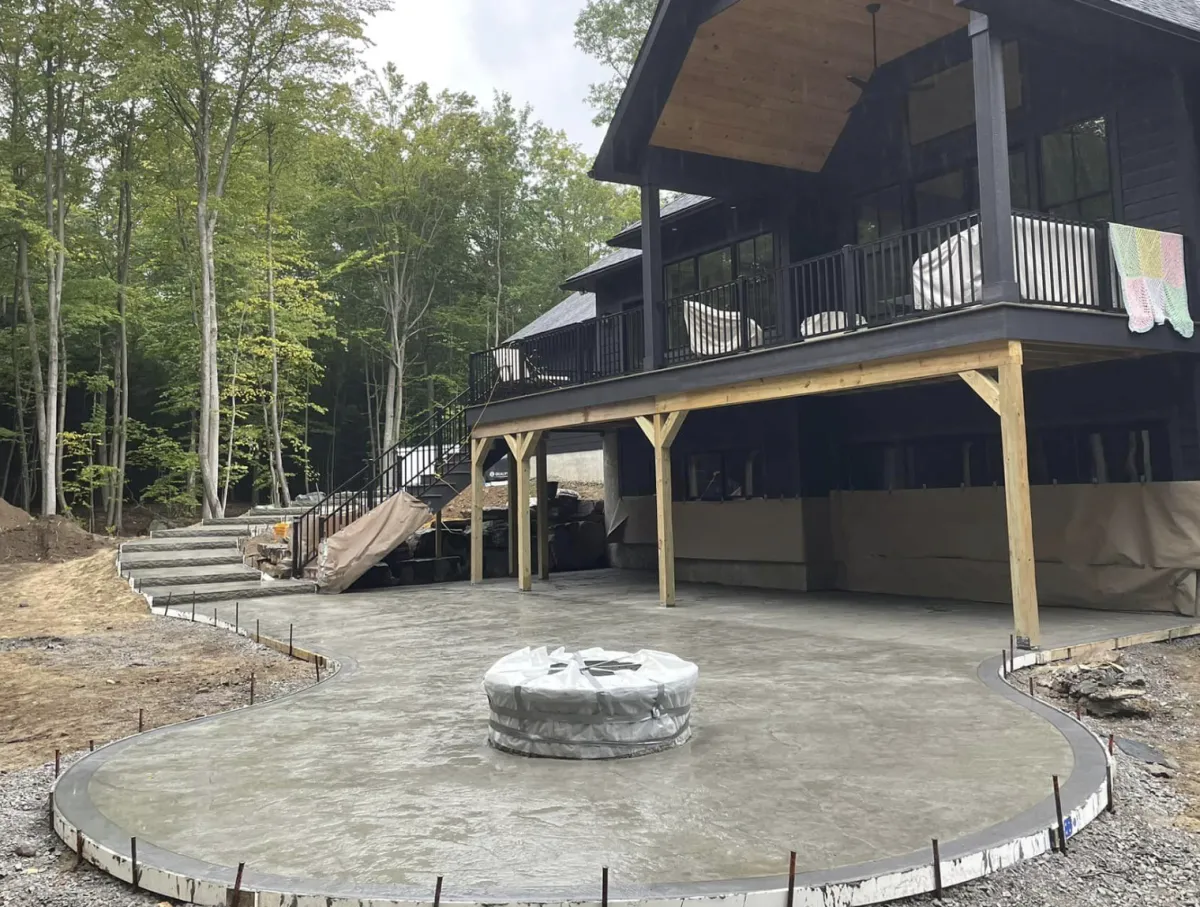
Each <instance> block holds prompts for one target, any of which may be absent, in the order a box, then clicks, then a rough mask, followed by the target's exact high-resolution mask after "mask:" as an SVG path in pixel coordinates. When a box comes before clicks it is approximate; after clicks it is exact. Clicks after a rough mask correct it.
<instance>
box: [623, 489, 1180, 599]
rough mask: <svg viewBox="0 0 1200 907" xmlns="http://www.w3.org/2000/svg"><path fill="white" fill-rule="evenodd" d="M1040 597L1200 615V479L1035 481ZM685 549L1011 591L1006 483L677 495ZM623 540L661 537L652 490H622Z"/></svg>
mask: <svg viewBox="0 0 1200 907" xmlns="http://www.w3.org/2000/svg"><path fill="white" fill-rule="evenodd" d="M1030 501H1031V506H1032V510H1033V538H1034V549H1035V554H1036V557H1037V582H1038V592H1039V595H1040V597H1041V601H1042V603H1043V604H1048V605H1053V604H1058V605H1081V606H1088V607H1100V608H1113V609H1121V610H1147V611H1176V612H1178V613H1180V614H1185V615H1189V616H1200V605H1198V596H1200V589H1198V585H1200V583H1198V573H1200V482H1159V483H1151V484H1147V485H1140V484H1111V485H1110V484H1104V485H1039V486H1035V487H1034V488H1033V489H1032V490H1031V495H1030ZM674 511H675V553H676V557H678V558H681V559H696V560H721V561H751V562H760V563H806V564H811V565H817V564H822V563H829V562H830V561H834V562H836V564H837V581H836V587H837V588H839V589H845V590H847V591H852V592H882V593H893V594H898V595H917V596H923V597H932V598H956V599H967V600H974V601H993V602H1009V601H1011V600H1012V598H1011V591H1010V581H1009V572H1008V571H1009V568H1008V529H1007V523H1006V515H1005V504H1004V489H1003V488H1001V487H988V488H948V489H929V490H912V491H895V492H887V491H878V492H876V491H852V492H835V493H834V494H833V495H832V496H831V497H830V499H829V500H828V501H825V500H821V499H805V500H803V501H797V500H789V501H763V500H758V501H728V502H700V501H692V502H676V503H675V505H674ZM615 522H617V523H621V522H623V523H624V526H623V538H622V541H623V542H624V543H625V544H630V545H655V544H656V541H657V536H656V530H655V510H654V499H653V498H650V497H644V498H623V499H622V500H621V502H620V505H619V507H618V510H617V516H616V519H615Z"/></svg>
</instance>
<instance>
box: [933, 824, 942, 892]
mask: <svg viewBox="0 0 1200 907" xmlns="http://www.w3.org/2000/svg"><path fill="white" fill-rule="evenodd" d="M933 896H934V897H935V898H937V899H938V900H939V901H940V900H941V899H942V852H941V850H940V848H939V847H938V839H937V838H934V839H933Z"/></svg>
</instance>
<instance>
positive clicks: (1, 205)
mask: <svg viewBox="0 0 1200 907" xmlns="http://www.w3.org/2000/svg"><path fill="white" fill-rule="evenodd" d="M384 5H386V4H385V3H384V0H5V2H4V3H3V4H2V6H0V374H3V384H2V387H0V496H3V497H5V498H6V499H8V500H9V501H12V502H14V503H16V504H18V505H19V506H22V507H24V508H26V509H27V510H31V511H32V512H36V513H41V514H43V515H51V514H54V513H70V514H73V515H74V516H75V517H76V518H78V519H81V520H83V521H84V522H85V523H87V524H88V525H89V526H90V527H91V528H93V529H94V530H95V531H105V530H107V531H120V530H121V529H122V527H123V525H124V523H125V519H126V518H125V511H126V509H128V508H131V507H132V506H133V505H147V506H149V507H150V508H152V509H155V510H157V511H158V512H172V513H178V514H181V515H185V514H186V515H191V514H195V513H198V512H203V513H204V514H205V515H215V514H220V513H222V512H224V508H225V507H226V505H227V504H229V503H230V502H232V501H234V500H238V499H240V500H243V501H244V500H246V499H248V498H251V497H253V498H254V499H259V500H263V501H270V502H274V503H279V504H287V503H288V502H289V500H290V498H291V496H292V495H295V494H298V493H301V492H305V491H311V490H316V489H320V490H325V491H327V490H329V488H330V487H332V485H334V484H336V482H337V481H338V480H339V478H345V477H346V476H347V475H348V474H349V473H351V472H353V471H354V470H356V469H358V468H359V467H360V466H361V465H362V464H363V462H364V461H365V460H366V459H367V458H368V457H370V456H372V454H373V453H375V452H378V451H380V450H382V449H384V448H386V447H388V446H390V445H391V444H393V443H395V442H397V441H398V440H400V439H402V438H403V437H404V431H405V426H406V424H411V423H412V422H413V421H414V420H415V419H417V418H419V417H420V415H421V414H422V413H424V412H426V411H427V410H428V409H429V407H430V406H431V405H435V404H437V403H439V402H445V401H447V400H449V399H451V398H452V397H453V396H454V395H456V394H457V393H459V392H460V391H461V390H462V389H463V386H464V383H465V380H466V375H467V357H468V356H469V354H470V353H471V352H472V351H474V350H477V349H483V348H486V347H488V346H491V345H494V344H495V343H497V342H499V341H502V340H503V339H504V338H505V337H506V336H508V334H509V333H511V332H512V331H513V330H515V329H516V328H518V327H520V326H522V325H523V324H525V323H527V322H528V321H529V320H531V319H532V318H533V317H535V316H536V315H537V314H539V313H540V312H542V311H544V310H545V309H546V308H548V307H549V306H551V305H553V304H555V303H557V302H558V301H559V300H560V299H561V298H562V293H561V291H560V290H559V289H558V287H559V285H560V284H561V282H562V280H563V279H564V278H565V277H566V276H568V275H569V274H571V273H573V272H574V271H576V270H578V269H580V268H582V267H583V266H585V265H586V264H588V263H589V261H591V260H592V259H593V258H594V257H595V255H596V254H597V253H598V251H599V249H600V247H601V245H602V243H603V241H604V240H605V239H606V238H607V237H609V236H610V235H612V234H613V233H614V232H616V231H617V230H618V229H619V228H621V227H622V226H624V224H626V223H627V222H629V221H630V220H633V219H636V216H637V198H636V195H634V194H631V193H629V192H627V191H622V190H620V189H618V188H616V187H612V186H606V185H603V184H600V183H597V182H595V181H593V180H591V179H589V178H588V176H587V170H588V167H589V164H590V159H589V157H588V155H587V154H585V153H584V152H583V151H582V150H581V149H580V148H578V147H575V146H573V145H571V144H570V143H569V142H568V140H567V139H566V137H565V136H564V135H563V134H562V133H558V132H554V131H552V130H549V129H547V128H546V127H545V126H543V125H542V124H541V123H540V122H538V121H537V119H536V118H535V116H534V114H533V112H532V111H530V110H528V109H526V108H523V107H522V106H520V105H519V104H517V103H514V102H513V101H512V100H511V99H510V98H508V97H505V96H503V95H497V96H495V97H493V98H487V99H479V98H474V97H471V96H468V95H465V94H456V93H451V92H443V93H435V92H433V91H432V90H431V89H430V88H428V87H427V86H426V85H424V84H419V83H416V84H414V83H412V82H410V81H409V80H407V79H406V78H405V77H404V74H403V71H402V69H400V68H391V67H389V68H386V69H384V70H383V71H368V70H367V69H366V68H365V67H364V65H363V64H362V62H361V58H360V51H361V49H362V47H363V29H364V27H365V24H366V23H367V21H368V20H369V17H370V16H371V15H372V14H373V13H375V12H377V11H379V10H380V9H381V7H382V6H384ZM653 6H654V0H592V2H589V3H587V4H586V5H585V6H584V8H583V10H582V12H581V14H580V18H579V23H578V25H577V29H576V39H577V43H578V45H579V46H580V47H581V48H582V49H583V50H584V51H585V52H587V53H589V54H592V55H593V56H596V57H597V58H599V59H601V60H603V61H604V62H605V63H606V64H607V65H609V66H611V67H612V68H613V81H612V82H611V83H609V84H606V85H600V86H595V87H594V88H593V93H592V97H591V99H590V100H591V101H592V103H593V104H594V105H595V107H596V111H597V116H598V118H599V120H600V121H603V119H604V118H605V117H607V116H608V115H610V113H611V109H612V106H613V104H614V103H615V98H616V97H617V96H619V91H620V85H621V84H623V81H624V76H625V75H626V74H627V72H628V67H629V66H630V65H632V61H633V58H634V57H635V56H636V53H637V48H638V47H639V46H640V44H641V40H642V35H644V33H645V27H646V23H647V22H648V19H649V15H650V12H651V11H652V9H653ZM638 29H641V31H640V33H639V32H638Z"/></svg>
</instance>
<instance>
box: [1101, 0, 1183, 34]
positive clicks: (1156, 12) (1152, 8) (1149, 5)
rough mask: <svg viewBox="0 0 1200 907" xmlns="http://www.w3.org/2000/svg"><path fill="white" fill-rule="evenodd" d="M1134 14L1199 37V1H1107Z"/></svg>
mask: <svg viewBox="0 0 1200 907" xmlns="http://www.w3.org/2000/svg"><path fill="white" fill-rule="evenodd" d="M1109 2H1110V3H1111V4H1112V5H1113V6H1123V7H1125V8H1126V9H1129V10H1131V11H1132V12H1135V13H1141V14H1142V15H1145V16H1153V17H1154V18H1155V19H1161V20H1163V21H1164V22H1169V23H1171V24H1172V25H1176V26H1181V27H1183V28H1185V29H1188V30H1190V31H1194V32H1196V33H1197V37H1200V0H1109Z"/></svg>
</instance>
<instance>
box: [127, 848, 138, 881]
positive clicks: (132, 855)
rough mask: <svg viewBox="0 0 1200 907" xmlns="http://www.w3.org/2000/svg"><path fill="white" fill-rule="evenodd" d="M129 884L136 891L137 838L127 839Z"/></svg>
mask: <svg viewBox="0 0 1200 907" xmlns="http://www.w3.org/2000/svg"><path fill="white" fill-rule="evenodd" d="M129 884H130V885H132V886H133V890H134V891H137V890H138V862H137V838H130V839H129Z"/></svg>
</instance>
